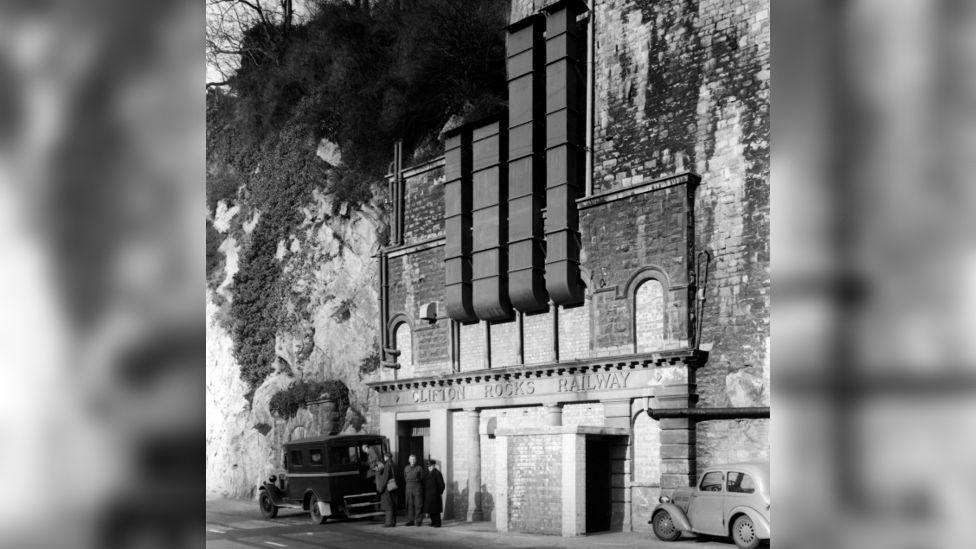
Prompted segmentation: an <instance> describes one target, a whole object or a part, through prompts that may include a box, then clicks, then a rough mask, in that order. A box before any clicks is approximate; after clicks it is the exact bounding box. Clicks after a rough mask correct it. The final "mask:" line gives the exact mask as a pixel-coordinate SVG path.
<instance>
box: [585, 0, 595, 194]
mask: <svg viewBox="0 0 976 549" xmlns="http://www.w3.org/2000/svg"><path fill="white" fill-rule="evenodd" d="M589 3H590V11H589V13H587V14H586V19H587V20H586V46H587V48H589V54H588V55H587V58H586V141H585V143H584V146H585V147H586V176H585V177H586V186H585V187H584V188H585V191H584V192H585V195H584V196H590V195H592V194H593V118H594V112H593V109H594V105H595V104H596V100H595V98H594V97H593V89H594V83H593V79H594V77H595V74H596V73H595V71H594V70H593V64H594V55H596V46H595V44H594V42H593V35H594V32H593V26H594V25H595V24H596V18H595V17H593V4H594V3H595V2H594V1H593V0H590V2H589Z"/></svg>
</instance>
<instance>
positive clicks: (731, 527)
mask: <svg viewBox="0 0 976 549" xmlns="http://www.w3.org/2000/svg"><path fill="white" fill-rule="evenodd" d="M740 518H744V519H746V520H748V521H749V523H750V524H752V526H753V529H755V527H756V525H755V521H754V520H753V518H752V517H750V516H749V514H748V513H744V512H741V511H740V512H738V513H735V514H733V515H732V516H731V517H729V537H730V538H732V541H733V542H734V543H735V544H736V546H738V547H743V545H740V543H739V539H738V538H737V537H736V532H735V527H736V522H737V521H738V520H739V519H740ZM760 543H761V539H760V538H759V536H758V533H756V534H755V537H754V538H753V540H752V543H750V544H748V545H746V546H745V547H748V548H753V547H758V546H759V544H760Z"/></svg>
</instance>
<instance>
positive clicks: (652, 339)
mask: <svg viewBox="0 0 976 549" xmlns="http://www.w3.org/2000/svg"><path fill="white" fill-rule="evenodd" d="M634 333H635V336H636V338H635V339H636V343H637V352H638V353H643V352H648V351H660V350H663V349H664V286H663V285H662V284H661V282H660V281H659V280H657V279H655V278H649V279H647V280H645V281H644V282H641V284H640V286H638V287H637V291H636V292H634Z"/></svg>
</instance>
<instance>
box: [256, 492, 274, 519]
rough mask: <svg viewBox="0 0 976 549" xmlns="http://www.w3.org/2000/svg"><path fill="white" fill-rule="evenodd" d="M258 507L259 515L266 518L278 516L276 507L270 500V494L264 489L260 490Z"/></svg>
mask: <svg viewBox="0 0 976 549" xmlns="http://www.w3.org/2000/svg"><path fill="white" fill-rule="evenodd" d="M258 507H260V508H261V516H263V517H264V518H266V519H273V518H275V517H276V516H278V507H277V506H276V505H275V504H274V502H272V501H271V495H270V494H268V492H267V491H266V490H261V494H260V495H259V496H258Z"/></svg>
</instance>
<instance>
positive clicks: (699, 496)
mask: <svg viewBox="0 0 976 549" xmlns="http://www.w3.org/2000/svg"><path fill="white" fill-rule="evenodd" d="M649 522H650V524H652V525H653V526H654V534H655V535H656V536H657V537H658V538H660V539H662V540H664V541H674V540H676V539H678V538H679V537H681V535H682V534H683V533H684V534H709V535H714V536H731V537H732V540H733V541H734V542H735V544H736V545H737V546H739V547H740V548H741V549H755V548H756V547H758V546H759V544H760V543H761V542H763V541H764V540H769V538H770V521H769V463H768V462H767V463H763V462H751V463H730V464H728V465H717V466H714V467H709V468H707V469H705V470H704V471H702V473H701V476H700V477H698V483H697V484H696V485H695V486H691V487H688V488H678V489H676V490H675V491H674V493H673V494H672V495H671V497H667V496H661V499H660V503H659V504H658V505H657V506H655V507H654V512H653V513H652V514H651V520H650V521H649Z"/></svg>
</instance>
